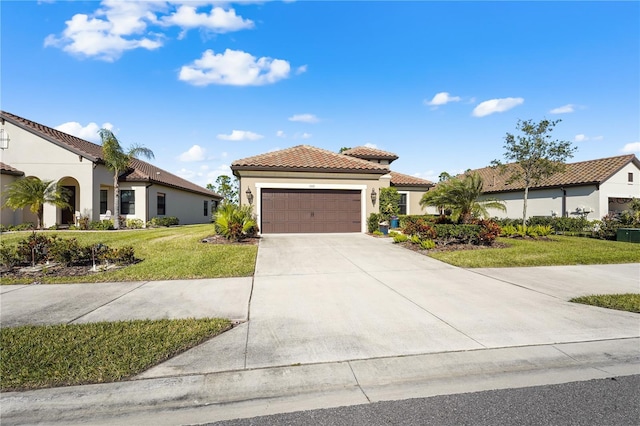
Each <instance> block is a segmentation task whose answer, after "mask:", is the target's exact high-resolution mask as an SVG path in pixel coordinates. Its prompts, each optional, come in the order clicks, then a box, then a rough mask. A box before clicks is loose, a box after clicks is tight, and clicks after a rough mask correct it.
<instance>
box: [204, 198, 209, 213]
mask: <svg viewBox="0 0 640 426" xmlns="http://www.w3.org/2000/svg"><path fill="white" fill-rule="evenodd" d="M204 215H205V216H209V202H208V201H207V200H204Z"/></svg>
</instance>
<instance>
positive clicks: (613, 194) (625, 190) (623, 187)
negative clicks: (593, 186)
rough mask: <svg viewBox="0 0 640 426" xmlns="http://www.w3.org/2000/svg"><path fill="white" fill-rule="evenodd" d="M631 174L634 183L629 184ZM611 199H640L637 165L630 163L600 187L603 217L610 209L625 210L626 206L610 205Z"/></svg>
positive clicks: (639, 178)
mask: <svg viewBox="0 0 640 426" xmlns="http://www.w3.org/2000/svg"><path fill="white" fill-rule="evenodd" d="M629 173H632V175H633V177H632V179H633V182H629ZM609 198H615V199H622V198H640V169H639V168H638V167H636V165H635V164H633V163H629V164H627V165H626V166H625V167H623V168H622V169H621V170H620V171H619V172H618V173H616V174H615V175H613V176H612V177H611V178H609V179H608V180H606V181H605V182H603V183H602V185H600V197H599V201H598V203H599V206H600V211H601V212H603V213H602V214H601V216H604V215H606V214H607V211H608V210H609V209H610V207H611V209H612V210H615V211H620V210H624V209H625V207H626V205H623V204H617V203H613V204H612V205H611V206H610V205H609Z"/></svg>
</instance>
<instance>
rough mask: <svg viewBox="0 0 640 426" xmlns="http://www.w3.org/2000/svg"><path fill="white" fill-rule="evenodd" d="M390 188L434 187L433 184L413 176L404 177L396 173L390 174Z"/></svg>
mask: <svg viewBox="0 0 640 426" xmlns="http://www.w3.org/2000/svg"><path fill="white" fill-rule="evenodd" d="M391 186H420V187H431V186H434V183H433V182H431V181H429V180H426V179H420V178H418V177H415V176H410V175H405V174H402V173H398V172H391Z"/></svg>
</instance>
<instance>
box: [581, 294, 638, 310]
mask: <svg viewBox="0 0 640 426" xmlns="http://www.w3.org/2000/svg"><path fill="white" fill-rule="evenodd" d="M569 302H575V303H582V304H585V305H592V306H600V307H601V308H609V309H617V310H619V311H627V312H635V313H637V314H640V293H625V294H599V295H594V296H582V297H576V298H573V299H571V300H569Z"/></svg>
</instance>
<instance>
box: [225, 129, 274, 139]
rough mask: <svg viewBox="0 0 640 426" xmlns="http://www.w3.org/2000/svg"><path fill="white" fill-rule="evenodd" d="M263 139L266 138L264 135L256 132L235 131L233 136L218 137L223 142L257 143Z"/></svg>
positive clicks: (232, 133)
mask: <svg viewBox="0 0 640 426" xmlns="http://www.w3.org/2000/svg"><path fill="white" fill-rule="evenodd" d="M263 137H264V136H262V135H259V134H257V133H254V132H249V131H247V130H233V131H232V132H231V134H228V135H225V134H220V135H218V139H221V140H223V141H257V140H259V139H262V138H263Z"/></svg>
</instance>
